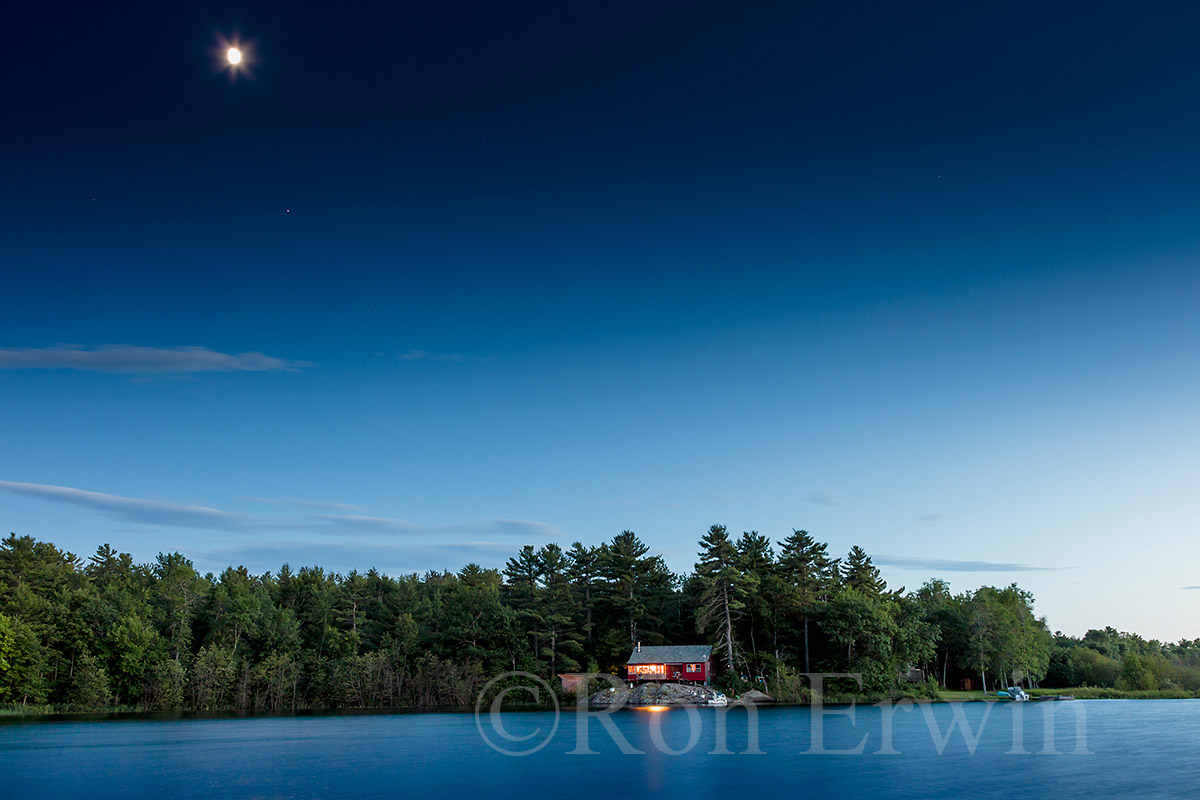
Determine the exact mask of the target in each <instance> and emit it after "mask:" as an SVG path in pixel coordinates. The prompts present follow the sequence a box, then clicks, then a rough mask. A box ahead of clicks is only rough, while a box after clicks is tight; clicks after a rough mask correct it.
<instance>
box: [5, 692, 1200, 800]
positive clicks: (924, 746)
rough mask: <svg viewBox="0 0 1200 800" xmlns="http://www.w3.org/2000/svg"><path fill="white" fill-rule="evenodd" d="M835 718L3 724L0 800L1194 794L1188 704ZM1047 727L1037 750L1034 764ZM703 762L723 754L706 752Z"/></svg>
mask: <svg viewBox="0 0 1200 800" xmlns="http://www.w3.org/2000/svg"><path fill="white" fill-rule="evenodd" d="M844 709H845V707H830V708H827V709H826V712H827V713H826V714H825V715H823V716H821V717H818V718H817V719H816V720H814V715H813V714H812V713H811V712H810V710H809V709H805V708H776V709H766V708H764V709H760V710H759V711H758V714H757V721H756V723H754V724H753V725H751V724H750V723H751V720H750V718H749V717H748V716H747V712H746V711H744V710H742V709H738V710H733V711H729V712H728V713H727V716H726V717H725V723H726V735H725V742H726V745H725V748H721V747H720V744H719V742H720V739H721V737H720V735H719V731H718V724H719V722H720V720H721V717H722V712H721V711H719V710H716V709H695V710H691V711H687V710H685V709H669V710H659V711H651V710H623V711H619V712H616V713H614V714H612V715H611V717H608V719H610V720H611V723H610V724H611V728H612V730H613V731H616V733H617V734H619V736H614V735H613V733H612V732H611V731H610V730H609V729H608V727H607V726H606V724H605V723H604V722H603V721H602V720H601V719H600V718H597V717H594V716H593V717H590V718H587V719H586V720H585V723H586V724H585V731H586V735H581V731H580V728H579V724H578V718H577V717H576V715H575V713H574V712H573V711H564V712H563V713H562V714H561V715H560V716H559V717H557V719H558V727H557V729H556V730H555V729H554V725H555V720H556V716H555V714H553V713H551V712H531V713H504V714H501V715H498V717H499V719H498V720H497V722H498V724H499V725H500V726H502V728H503V731H504V733H505V734H507V735H508V736H509V737H512V738H508V739H506V738H504V736H503V735H501V734H500V733H497V729H496V728H495V727H494V726H493V725H492V724H491V720H490V719H489V717H488V716H486V715H484V716H483V717H482V718H481V719H480V720H479V722H480V726H481V727H482V729H483V732H484V733H486V734H487V735H488V736H490V738H491V740H492V741H493V742H495V743H496V744H497V745H498V746H502V747H504V748H507V749H510V750H525V749H532V748H534V747H538V746H539V745H541V747H540V749H538V750H536V752H533V753H531V754H529V755H525V756H520V757H517V756H510V755H504V754H502V753H500V752H498V751H497V750H496V749H494V748H493V747H492V746H490V745H489V744H488V743H487V741H485V739H484V736H483V735H482V734H481V731H480V726H477V722H476V718H475V716H474V715H472V714H469V713H468V714H394V715H391V714H388V715H384V714H380V715H368V716H320V717H285V718H281V717H273V718H248V719H179V720H116V721H97V722H6V723H3V724H0V793H2V794H3V796H5V797H14V798H17V797H30V798H59V797H71V798H104V797H113V798H116V797H155V798H160V797H171V798H190V797H222V798H292V797H296V798H365V797H397V798H398V797H429V798H438V797H444V796H465V797H468V798H469V797H472V796H474V795H478V796H480V797H484V796H486V797H487V798H489V800H491V799H492V798H529V797H550V796H554V797H571V798H573V799H574V798H581V799H583V800H587V799H589V798H596V799H597V800H600V798H603V799H604V800H613V798H617V799H618V800H624V799H626V798H631V797H649V796H651V795H660V794H663V793H667V794H668V795H669V796H671V797H678V798H689V799H692V798H710V797H711V798H723V799H726V800H728V799H729V798H733V800H758V798H767V797H772V798H775V797H788V798H795V797H806V796H813V797H869V798H877V797H878V798H882V797H888V798H890V797H898V798H903V797H947V798H949V797H954V798H961V797H969V796H976V797H1031V796H1048V797H1056V798H1057V797H1089V798H1098V797H1196V796H1197V795H1198V794H1200V701H1188V700H1162V701H1158V700H1127V701H1121V700H1107V701H1075V702H1072V703H1036V704H1024V705H1023V704H1004V705H1000V704H982V703H966V704H940V705H932V706H925V707H923V708H915V709H911V710H908V711H899V710H898V711H895V712H894V713H892V714H890V715H889V714H887V713H885V712H884V711H882V710H881V709H878V708H873V707H871V706H859V707H858V708H857V709H856V719H855V721H854V723H853V724H851V720H850V719H849V718H847V717H846V716H844V715H841V714H836V713H830V712H836V711H840V710H844ZM1049 712H1054V717H1053V718H1052V719H1053V724H1052V730H1053V733H1054V741H1053V745H1052V746H1051V747H1050V748H1046V740H1045V733H1046V722H1047V719H1046V714H1047V713H1049ZM985 715H986V717H985ZM1078 715H1082V718H1083V723H1084V726H1083V727H1082V728H1079V727H1077V716H1078ZM889 718H890V727H891V730H890V737H891V746H890V747H888V744H887V735H888V732H887V728H888V724H887V723H888V720H889ZM956 718H957V719H958V721H959V722H960V723H961V722H966V723H968V724H969V726H970V728H971V730H972V732H975V733H978V732H980V730H981V725H982V733H980V735H979V738H978V741H977V745H976V746H975V747H974V753H973V754H972V753H971V747H970V745H969V744H968V743H967V741H966V740H965V739H964V737H963V734H962V731H961V729H960V728H955V729H954V731H953V733H952V734H950V735H949V738H948V739H945V738H943V737H945V736H946V735H947V731H948V730H949V729H950V727H951V724H952V723H954V722H955V720H956ZM814 721H816V722H818V723H819V731H818V736H817V738H819V739H820V740H821V742H820V743H821V745H822V746H823V747H824V748H825V749H828V750H833V749H846V748H853V747H856V746H858V745H859V743H860V741H861V740H862V738H863V736H864V735H865V736H866V737H867V739H866V743H865V745H864V747H863V753H862V754H860V755H820V754H805V751H808V750H810V749H812V748H813V744H814ZM752 727H753V728H756V729H757V732H758V749H759V750H761V751H762V753H761V754H755V753H748V752H746V751H747V750H751V749H754V748H753V744H754V743H753V736H752V735H751V728H752ZM931 727H932V729H933V730H932V731H931ZM552 730H553V731H554V732H553V735H552V736H549V738H548V735H549V734H550V732H551V731H552ZM933 731H936V733H934V732H933ZM530 734H532V736H531V737H530V738H528V739H524V740H519V741H518V740H517V739H518V738H519V737H524V736H527V735H530ZM690 742H694V744H693V746H692V747H691V748H690V749H688V745H689V743H690ZM543 743H544V744H543ZM1014 744H1015V746H1014ZM943 748H944V749H943ZM622 749H637V750H640V751H642V754H627V753H624V752H622ZM720 749H728V750H729V751H731V752H730V754H728V755H724V754H714V753H713V750H720ZM939 749H942V753H941V754H939V752H938V751H939ZM1046 749H1050V750H1054V751H1057V752H1056V753H1048V752H1042V751H1043V750H1046ZM574 750H591V751H593V754H585V753H573V752H571V751H574ZM683 750H687V752H682V753H680V754H678V755H672V754H670V753H669V752H667V751H683ZM881 750H883V751H885V752H883V753H881V752H880V751H881ZM888 750H894V751H895V754H890V753H888V752H886V751H888ZM1014 751H1015V752H1014ZM1020 751H1026V752H1024V753H1022V752H1020ZM1080 751H1087V752H1080ZM451 793H453V795H452V794H451Z"/></svg>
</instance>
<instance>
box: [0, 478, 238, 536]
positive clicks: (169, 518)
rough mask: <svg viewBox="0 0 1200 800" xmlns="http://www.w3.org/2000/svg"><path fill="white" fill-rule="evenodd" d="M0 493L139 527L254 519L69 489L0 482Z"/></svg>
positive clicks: (232, 526) (233, 524)
mask: <svg viewBox="0 0 1200 800" xmlns="http://www.w3.org/2000/svg"><path fill="white" fill-rule="evenodd" d="M0 491H5V492H9V493H11V494H17V495H23V496H25V497H35V498H37V499H39V500H48V501H50V502H54V503H66V504H67V505H73V506H79V507H81V508H87V509H91V510H92V511H97V512H99V513H101V514H103V515H104V516H106V517H109V518H110V519H115V520H119V521H121V522H134V523H137V524H139V525H167V526H170V527H179V528H204V529H207V530H217V531H241V530H246V529H247V528H249V527H252V525H253V523H254V518H253V517H251V516H249V515H248V514H235V513H233V512H230V511H222V510H220V509H217V508H208V507H206V506H192V505H184V504H181V503H165V502H162V501H160V500H139V499H136V498H133V497H121V496H120V495H115V494H105V493H103V492H89V491H86V490H84V489H74V488H72V487H70V486H49V485H46V484H40V483H20V482H17V481H0Z"/></svg>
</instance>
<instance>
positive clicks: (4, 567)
mask: <svg viewBox="0 0 1200 800" xmlns="http://www.w3.org/2000/svg"><path fill="white" fill-rule="evenodd" d="M637 642H642V643H644V644H663V643H673V644H682V643H704V642H708V643H711V644H712V645H713V646H714V653H715V654H716V656H717V660H718V665H719V666H718V671H719V674H720V677H719V678H718V682H719V683H720V684H721V685H724V686H726V687H731V688H738V687H739V686H740V685H741V684H742V683H743V682H751V683H753V682H758V681H761V682H764V683H766V685H767V688H768V689H769V690H771V691H772V692H774V693H776V694H778V695H780V696H782V697H783V698H785V699H801V698H802V697H803V693H804V689H803V685H804V684H803V681H802V680H801V678H800V674H801V673H803V672H814V671H824V672H854V673H861V674H862V675H863V679H864V685H863V690H864V691H868V692H888V691H897V690H899V689H902V688H905V687H908V684H907V683H905V678H906V676H908V675H910V674H912V673H911V670H921V671H922V673H923V675H925V676H928V681H927V684H926V688H927V689H928V690H930V691H932V690H934V689H936V684H935V681H936V683H940V684H941V685H943V686H953V687H958V686H961V685H962V681H963V679H964V678H970V679H971V680H973V681H977V682H976V683H975V686H976V688H978V687H979V685H980V683H981V682H982V683H985V684H986V686H987V688H989V689H992V688H995V687H996V686H1006V685H1008V684H1009V683H1010V682H1013V681H1025V682H1027V683H1036V682H1038V681H1042V682H1044V683H1045V684H1047V685H1083V684H1089V685H1098V686H1126V687H1133V688H1165V687H1172V686H1184V687H1188V688H1189V689H1190V690H1195V689H1200V640H1198V641H1197V642H1192V643H1187V642H1181V643H1180V644H1178V645H1170V646H1167V645H1162V644H1160V643H1158V642H1146V641H1143V640H1141V639H1139V638H1138V637H1136V636H1132V635H1130V634H1121V633H1117V632H1116V631H1112V630H1111V629H1107V630H1105V631H1089V632H1088V634H1087V636H1085V637H1084V638H1083V639H1082V640H1077V639H1071V638H1069V637H1063V636H1061V635H1060V636H1057V637H1052V636H1051V635H1050V633H1049V632H1048V630H1047V628H1046V625H1045V622H1044V621H1043V620H1041V619H1038V618H1036V617H1035V616H1034V615H1033V597H1032V596H1031V595H1030V594H1029V593H1028V592H1026V591H1024V590H1022V589H1020V588H1018V587H1017V586H1016V585H1015V584H1014V585H1012V586H1008V587H1006V588H1002V589H997V588H992V587H984V588H981V589H979V590H978V591H975V592H966V593H959V594H952V593H951V592H950V588H949V586H948V585H947V584H946V583H945V582H943V581H940V580H931V581H929V582H927V583H926V584H924V585H923V586H922V587H921V588H920V589H918V590H917V591H915V592H908V593H906V592H905V591H904V590H903V589H900V590H889V589H888V588H887V586H886V584H885V583H884V581H883V580H882V579H881V577H880V574H879V570H878V569H876V568H875V566H874V565H873V564H872V563H871V558H870V556H868V555H867V553H866V552H864V551H863V550H862V549H861V548H858V547H854V548H853V549H852V550H851V551H850V552H849V553H848V554H847V555H846V556H845V557H844V558H834V557H831V556H830V555H829V553H828V547H827V545H825V544H823V543H820V542H818V541H816V540H815V539H814V538H813V537H812V536H810V535H809V534H808V533H807V532H805V531H802V530H797V531H793V532H792V533H791V534H790V535H789V536H787V537H786V538H785V539H784V540H783V541H782V542H779V543H778V550H776V545H775V544H773V543H772V542H771V540H770V539H769V538H768V537H766V536H763V535H760V534H758V533H757V532H747V533H743V534H741V536H739V537H736V538H734V537H731V536H730V535H729V533H728V532H727V531H726V529H725V528H724V527H722V526H713V527H712V528H711V529H709V531H708V532H707V533H706V534H705V535H704V536H703V538H702V540H701V541H700V550H699V555H698V560H697V562H696V564H695V569H694V571H693V572H692V573H690V574H687V575H677V574H674V573H672V572H671V570H670V569H668V567H667V565H666V564H665V563H664V562H663V560H662V558H661V557H659V556H656V555H652V554H650V551H649V548H648V547H647V545H646V544H645V543H644V542H642V541H641V539H639V538H638V536H637V535H636V534H634V533H632V532H631V531H623V532H621V533H620V534H617V535H616V536H614V537H613V539H612V540H611V541H609V542H605V543H603V544H601V545H599V546H585V545H583V544H582V543H579V542H576V543H574V544H573V545H572V546H571V547H570V549H567V550H564V549H562V548H561V547H559V546H558V545H556V544H547V545H545V546H543V547H540V548H535V547H533V546H525V547H523V548H522V549H521V550H520V551H519V553H517V555H516V556H514V557H513V558H511V559H509V561H508V562H507V564H506V565H505V567H504V569H503V570H494V569H484V568H482V567H480V566H478V565H476V564H468V565H467V566H465V567H463V568H462V569H460V570H459V571H458V572H427V573H425V574H424V575H415V574H413V575H402V576H397V577H390V576H387V575H383V574H381V573H379V572H377V571H375V570H370V571H368V572H365V573H360V572H350V573H348V574H345V575H340V574H335V573H331V572H327V571H326V570H324V569H322V568H320V567H302V568H300V569H299V570H293V569H292V568H291V567H289V566H288V565H284V566H283V567H282V568H281V569H280V570H279V571H278V572H275V573H266V574H262V575H254V574H251V573H250V572H249V571H247V570H246V569H245V568H244V567H236V568H234V567H230V568H228V569H226V570H225V571H223V572H222V573H221V574H220V575H214V574H211V573H210V574H207V575H201V574H199V573H198V572H197V571H196V569H195V568H194V566H193V565H192V563H191V562H190V561H189V560H188V559H187V558H185V557H183V556H182V555H180V554H179V553H170V554H160V555H159V556H158V557H157V558H156V559H155V561H154V562H153V563H151V564H136V563H134V561H133V559H132V558H131V557H130V556H129V555H128V554H125V553H119V552H117V551H115V550H113V549H112V548H111V547H109V546H108V545H104V546H101V547H100V548H99V549H98V550H97V551H96V553H95V555H93V556H91V557H90V558H88V559H86V560H84V559H81V558H78V557H76V556H75V555H73V554H71V553H68V552H65V551H62V550H60V549H58V548H57V547H55V546H54V545H53V544H50V543H48V542H40V541H36V540H34V539H33V538H31V537H28V536H17V535H15V534H10V535H9V536H8V537H7V538H5V539H3V540H0V703H8V704H33V705H41V704H53V705H55V706H59V707H65V708H69V709H73V710H87V709H101V708H111V707H114V706H116V707H138V708H143V709H190V710H218V709H245V710H266V711H279V710H294V709H298V708H330V707H433V706H467V705H471V704H472V703H474V700H475V696H476V693H477V692H478V691H479V689H480V688H481V687H482V686H483V685H484V684H485V683H486V682H487V681H488V680H489V679H490V678H491V677H492V676H494V675H496V674H498V673H500V672H504V671H508V670H525V671H528V672H533V673H535V674H539V675H542V676H545V677H547V678H550V679H553V676H554V675H556V674H557V673H562V672H579V671H592V672H598V671H606V672H616V671H618V670H619V669H620V667H621V666H622V665H623V664H624V662H625V659H626V658H627V657H628V655H629V652H630V649H631V648H632V647H633V646H634V645H635V644H636V643H637ZM851 688H853V687H851ZM909 689H910V690H911V687H909Z"/></svg>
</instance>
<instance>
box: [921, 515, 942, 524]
mask: <svg viewBox="0 0 1200 800" xmlns="http://www.w3.org/2000/svg"><path fill="white" fill-rule="evenodd" d="M941 518H942V515H941V514H922V515H921V516H919V517H917V522H937V521H938V520H939V519H941Z"/></svg>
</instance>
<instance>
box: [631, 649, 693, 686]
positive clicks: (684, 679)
mask: <svg viewBox="0 0 1200 800" xmlns="http://www.w3.org/2000/svg"><path fill="white" fill-rule="evenodd" d="M625 676H626V677H627V678H628V679H629V680H630V681H632V682H633V683H646V682H648V681H670V682H671V683H708V682H709V680H710V679H711V678H712V647H710V646H709V645H706V644H683V645H665V646H659V645H654V646H647V647H642V643H641V642H638V645H637V647H635V648H634V649H633V652H632V653H630V654H629V660H628V661H626V662H625Z"/></svg>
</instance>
